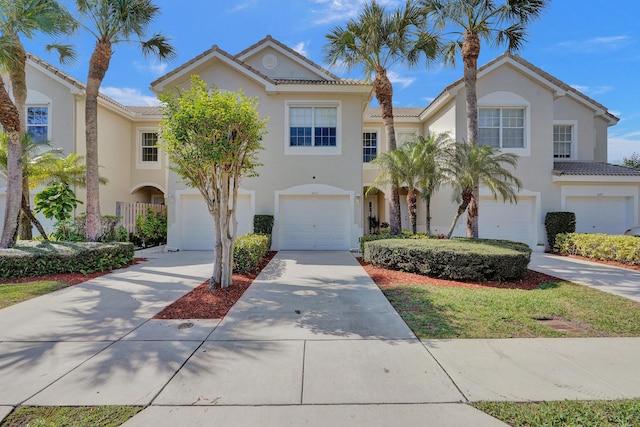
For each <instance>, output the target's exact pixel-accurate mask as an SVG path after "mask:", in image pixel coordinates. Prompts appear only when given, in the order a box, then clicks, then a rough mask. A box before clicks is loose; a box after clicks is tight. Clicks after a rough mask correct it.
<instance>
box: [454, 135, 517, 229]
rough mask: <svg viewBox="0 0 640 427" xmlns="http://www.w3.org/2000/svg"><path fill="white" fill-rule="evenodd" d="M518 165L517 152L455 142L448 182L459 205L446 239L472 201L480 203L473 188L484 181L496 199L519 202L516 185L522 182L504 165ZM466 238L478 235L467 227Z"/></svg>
mask: <svg viewBox="0 0 640 427" xmlns="http://www.w3.org/2000/svg"><path fill="white" fill-rule="evenodd" d="M517 164H518V156H517V155H515V154H513V153H501V152H500V151H499V149H498V148H496V147H491V146H489V145H481V144H466V143H457V144H456V149H455V154H454V158H453V162H452V163H451V167H450V176H449V179H448V181H449V183H450V184H451V186H452V187H453V196H454V200H455V201H456V202H457V203H459V204H460V205H459V206H458V210H457V211H456V214H455V216H454V219H453V223H452V224H451V228H450V229H449V232H448V233H447V238H451V235H452V234H453V229H454V228H455V226H456V223H457V222H458V219H459V218H460V216H461V215H462V214H463V213H464V212H465V210H467V208H468V207H470V206H471V204H472V202H475V203H474V204H475V206H478V202H479V200H477V199H476V197H477V196H475V195H474V192H473V189H474V188H479V186H480V185H481V184H482V185H484V186H486V187H487V188H489V190H490V191H491V194H493V197H494V198H496V199H497V198H498V195H500V196H501V197H502V200H504V201H505V202H506V201H509V202H510V203H514V202H515V203H517V202H518V197H517V195H516V191H514V189H513V186H515V187H516V188H517V189H518V190H520V187H521V185H522V184H521V183H520V180H519V179H518V178H517V177H516V176H515V175H513V173H512V172H511V171H509V170H508V169H505V167H504V166H503V165H507V166H511V167H513V168H514V169H515V167H516V165H517ZM474 214H475V215H474V216H475V217H476V218H477V216H478V212H477V211H475V212H474ZM469 216H470V215H469ZM469 221H470V219H469V218H467V223H468V222H469ZM467 237H477V236H472V235H469V227H468V226H467Z"/></svg>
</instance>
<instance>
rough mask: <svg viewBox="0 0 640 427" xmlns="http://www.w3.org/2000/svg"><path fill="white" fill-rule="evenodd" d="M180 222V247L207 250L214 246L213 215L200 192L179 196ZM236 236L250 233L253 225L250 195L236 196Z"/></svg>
mask: <svg viewBox="0 0 640 427" xmlns="http://www.w3.org/2000/svg"><path fill="white" fill-rule="evenodd" d="M180 199H181V211H180V222H181V223H182V227H181V228H182V249H183V250H192V251H209V250H213V246H214V243H215V241H214V235H215V231H214V227H213V217H212V216H211V214H210V213H209V209H208V208H207V204H206V203H205V201H204V199H203V198H202V196H201V195H200V194H196V195H185V196H182V197H181V198H180ZM236 216H237V219H238V236H242V235H243V234H247V233H250V232H251V230H252V227H253V211H252V210H251V196H249V195H239V196H238V211H237V214H236Z"/></svg>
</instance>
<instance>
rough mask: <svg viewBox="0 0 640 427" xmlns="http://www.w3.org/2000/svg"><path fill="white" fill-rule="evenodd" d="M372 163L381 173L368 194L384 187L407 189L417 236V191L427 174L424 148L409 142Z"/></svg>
mask: <svg viewBox="0 0 640 427" xmlns="http://www.w3.org/2000/svg"><path fill="white" fill-rule="evenodd" d="M371 163H372V164H374V165H376V166H378V167H380V173H379V174H378V176H377V177H376V179H375V180H374V182H373V185H372V186H371V187H369V188H368V189H367V194H371V193H372V192H374V191H377V190H378V188H380V187H381V186H384V185H391V186H393V187H395V188H401V187H405V188H406V189H407V208H408V210H409V221H410V223H411V231H412V232H413V234H416V232H417V224H416V210H417V204H418V196H417V190H418V187H419V185H420V182H421V180H422V179H423V175H424V172H425V158H424V157H423V146H422V145H421V144H419V143H416V142H408V143H406V144H404V145H403V146H401V147H400V148H398V149H396V150H393V151H389V152H385V153H380V155H378V157H376V158H375V159H374V160H373V161H372V162H371Z"/></svg>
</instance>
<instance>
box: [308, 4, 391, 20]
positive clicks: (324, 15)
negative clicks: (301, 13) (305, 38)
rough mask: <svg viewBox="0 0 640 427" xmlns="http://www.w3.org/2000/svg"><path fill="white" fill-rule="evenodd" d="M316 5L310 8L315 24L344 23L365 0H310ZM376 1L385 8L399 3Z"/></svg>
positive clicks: (352, 16)
mask: <svg viewBox="0 0 640 427" xmlns="http://www.w3.org/2000/svg"><path fill="white" fill-rule="evenodd" d="M310 1H311V3H312V4H314V5H318V7H317V8H316V7H314V8H312V9H311V13H312V14H313V15H314V20H313V21H314V23H315V24H316V25H326V24H334V23H344V22H346V21H347V20H349V19H351V18H355V17H356V16H357V15H358V12H360V9H361V8H362V5H363V4H364V3H365V1H366V0H310ZM378 3H379V4H380V5H382V6H385V7H387V8H395V7H397V6H398V5H399V4H400V1H398V0H379V1H378Z"/></svg>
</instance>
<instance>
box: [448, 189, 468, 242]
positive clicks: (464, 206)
mask: <svg viewBox="0 0 640 427" xmlns="http://www.w3.org/2000/svg"><path fill="white" fill-rule="evenodd" d="M471 194H472V190H471V189H470V188H466V189H465V190H464V191H463V192H462V203H461V204H460V206H458V210H457V211H456V215H455V216H454V217H453V222H452V223H451V228H449V232H448V233H447V239H450V238H451V235H452V234H453V229H454V228H456V224H457V223H458V220H459V219H460V217H461V216H462V214H463V213H464V211H465V210H467V207H468V206H469V203H470V202H471Z"/></svg>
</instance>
